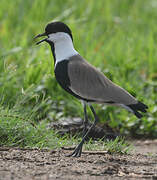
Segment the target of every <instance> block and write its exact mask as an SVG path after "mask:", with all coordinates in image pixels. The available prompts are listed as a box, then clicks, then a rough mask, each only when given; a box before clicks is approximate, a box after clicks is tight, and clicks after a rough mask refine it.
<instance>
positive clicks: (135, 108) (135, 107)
mask: <svg viewBox="0 0 157 180" xmlns="http://www.w3.org/2000/svg"><path fill="white" fill-rule="evenodd" d="M127 106H128V107H129V108H131V109H132V110H133V112H134V114H135V115H136V116H137V117H138V118H141V117H143V115H142V114H141V113H140V112H138V111H141V112H144V113H146V112H147V109H148V106H147V105H145V104H143V103H142V102H140V101H138V103H137V104H130V105H127Z"/></svg>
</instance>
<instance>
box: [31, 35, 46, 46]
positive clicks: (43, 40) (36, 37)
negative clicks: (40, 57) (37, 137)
mask: <svg viewBox="0 0 157 180" xmlns="http://www.w3.org/2000/svg"><path fill="white" fill-rule="evenodd" d="M42 36H46V33H45V32H44V33H42V34H38V35H37V36H35V37H34V39H37V38H39V37H42ZM46 40H47V38H45V39H42V40H40V41H38V42H37V43H36V45H38V44H40V43H42V42H44V41H46Z"/></svg>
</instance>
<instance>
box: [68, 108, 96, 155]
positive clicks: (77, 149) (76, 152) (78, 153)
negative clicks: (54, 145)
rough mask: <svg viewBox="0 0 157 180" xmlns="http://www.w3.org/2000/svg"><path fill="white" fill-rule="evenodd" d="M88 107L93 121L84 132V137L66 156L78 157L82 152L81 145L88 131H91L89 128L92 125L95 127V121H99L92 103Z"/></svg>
mask: <svg viewBox="0 0 157 180" xmlns="http://www.w3.org/2000/svg"><path fill="white" fill-rule="evenodd" d="M90 109H91V111H92V113H93V115H94V123H93V124H92V126H91V127H90V128H89V129H88V131H87V132H86V134H85V135H84V137H83V138H82V141H81V142H80V144H79V145H78V146H77V147H76V148H75V150H74V152H73V153H72V154H70V155H68V156H74V157H80V156H81V153H82V146H83V143H84V141H85V139H86V137H87V136H88V134H89V132H90V131H91V129H92V128H93V127H95V125H96V123H97V122H98V121H99V118H98V116H97V115H96V113H95V110H94V108H93V106H92V105H90Z"/></svg>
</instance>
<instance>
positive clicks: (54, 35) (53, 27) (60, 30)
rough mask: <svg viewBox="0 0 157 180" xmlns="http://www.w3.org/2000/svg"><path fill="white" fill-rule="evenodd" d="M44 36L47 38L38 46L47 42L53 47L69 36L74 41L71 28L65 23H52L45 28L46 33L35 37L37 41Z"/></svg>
mask: <svg viewBox="0 0 157 180" xmlns="http://www.w3.org/2000/svg"><path fill="white" fill-rule="evenodd" d="M42 36H47V37H46V38H44V39H42V40H40V41H38V42H37V43H36V44H40V43H42V42H44V41H46V42H47V43H49V44H50V45H51V44H54V43H56V42H57V41H60V40H64V39H66V38H67V36H68V37H70V38H71V40H73V37H72V33H71V30H70V28H69V27H68V26H67V25H66V24H64V23H63V22H51V23H49V24H47V26H46V27H45V32H44V33H42V34H38V35H37V36H35V39H36V38H39V37H42Z"/></svg>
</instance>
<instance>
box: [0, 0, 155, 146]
mask: <svg viewBox="0 0 157 180" xmlns="http://www.w3.org/2000/svg"><path fill="white" fill-rule="evenodd" d="M0 19H1V22H0V34H1V36H0V42H1V43H0V108H1V115H0V131H1V132H0V136H1V137H3V138H1V141H0V142H1V143H0V144H1V145H15V144H16V145H20V143H19V141H21V143H22V146H34V145H35V146H38V147H44V146H49V145H47V143H50V144H52V146H54V147H55V142H53V141H52V140H54V141H55V140H56V141H58V139H60V138H58V139H56V138H57V137H56V134H55V132H53V133H51V132H50V131H49V130H48V131H47V133H45V135H43V136H41V135H40V134H42V133H41V132H42V131H43V132H44V131H46V130H45V128H46V124H47V123H49V122H50V121H57V120H58V119H59V118H62V117H78V116H79V117H82V112H83V110H82V107H81V104H80V103H79V102H78V101H77V100H75V98H73V97H71V96H70V95H68V94H67V93H66V92H64V91H63V90H62V89H61V88H60V87H59V85H58V84H57V82H56V80H55V78H54V73H53V60H52V55H51V52H50V48H49V46H48V45H47V44H42V46H35V43H34V41H33V37H34V36H35V35H37V34H38V33H41V32H43V31H44V27H45V25H46V24H47V22H49V21H51V20H60V21H64V22H65V23H67V24H68V25H69V26H70V27H71V29H72V31H73V36H74V44H75V48H76V49H77V50H78V51H79V53H80V54H81V55H82V56H83V57H85V58H86V59H87V60H88V61H89V62H90V63H91V64H93V65H95V66H96V67H98V68H99V69H101V71H102V72H104V73H105V75H106V76H107V77H109V78H110V79H111V80H112V81H114V82H115V83H117V84H119V85H120V86H122V87H123V88H125V89H126V90H128V91H129V92H130V93H131V94H132V95H134V96H135V97H137V98H138V99H139V100H141V101H143V102H144V103H146V104H147V105H148V106H149V112H148V113H147V115H145V117H144V118H142V120H138V119H137V118H136V117H135V116H134V115H132V114H131V113H128V112H127V111H125V110H123V109H119V108H114V107H106V106H102V105H95V106H94V107H95V109H96V112H97V114H98V116H99V117H100V119H101V123H107V124H108V125H109V126H111V127H112V128H116V129H119V130H120V132H121V133H122V134H129V135H132V136H135V137H139V136H140V137H143V136H145V137H151V138H155V137H157V123H156V119H157V105H156V104H157V100H156V99H157V61H156V59H157V51H156V44H155V43H156V41H157V36H156V35H157V26H156V19H157V3H156V1H155V0H145V1H141V0H139V1H136V0H126V1H123V0H115V1H112V2H111V1H109V0H107V1H105V2H104V1H97V2H95V1H94V0H91V1H90V2H89V1H87V0H80V1H78V2H77V3H76V2H74V1H72V0H67V1H64V2H63V1H62V0H53V1H50V0H45V1H39V0H34V1H31V0H27V1H20V0H15V1H11V0H8V1H5V0H1V11H0ZM88 113H90V112H88ZM4 114H5V116H4ZM8 114H9V115H10V117H9V116H8ZM14 116H18V117H20V118H16V117H14ZM21 118H22V119H24V120H23V121H22V119H21ZM32 123H35V124H36V126H38V131H37V130H36V129H34V127H33V126H32V125H31V124H32ZM14 126H15V129H18V131H14V130H15V129H14ZM23 127H25V128H23ZM20 132H21V133H20ZM33 133H35V136H37V137H38V138H37V139H38V140H37V139H35V140H34V139H33V138H32V137H33V136H34V134H33ZM15 134H16V135H17V134H18V136H19V137H16V136H15ZM27 136H28V139H27V138H26V139H27V140H24V141H23V137H27ZM5 137H7V140H6V139H5ZM15 137H16V138H15ZM24 139H25V138H24ZM46 139H47V140H46ZM45 140H46V141H47V142H45ZM34 141H35V142H34ZM30 143H32V144H30ZM38 143H39V144H38ZM53 143H54V144H53Z"/></svg>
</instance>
